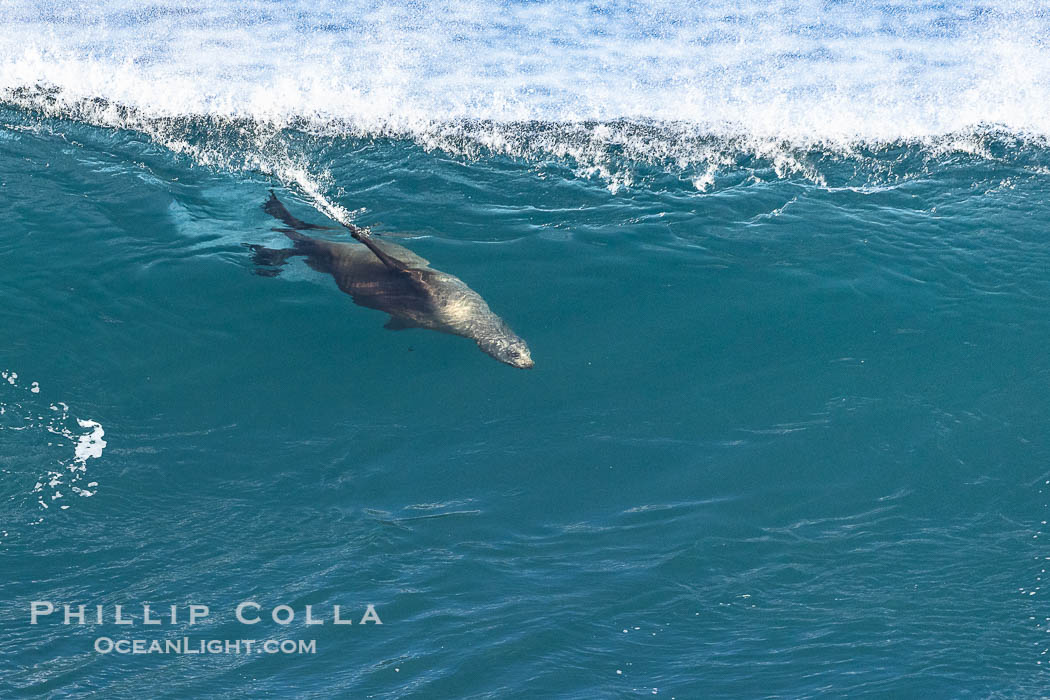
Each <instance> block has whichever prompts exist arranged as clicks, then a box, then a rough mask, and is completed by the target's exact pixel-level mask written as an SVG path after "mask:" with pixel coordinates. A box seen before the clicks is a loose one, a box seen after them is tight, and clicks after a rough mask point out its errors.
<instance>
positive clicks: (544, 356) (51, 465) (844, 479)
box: [0, 106, 1050, 698]
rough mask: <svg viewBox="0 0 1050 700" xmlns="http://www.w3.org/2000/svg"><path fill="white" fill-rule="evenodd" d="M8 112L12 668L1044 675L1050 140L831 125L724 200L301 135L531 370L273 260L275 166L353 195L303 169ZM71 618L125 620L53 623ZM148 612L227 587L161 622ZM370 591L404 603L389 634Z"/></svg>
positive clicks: (4, 680)
mask: <svg viewBox="0 0 1050 700" xmlns="http://www.w3.org/2000/svg"><path fill="white" fill-rule="evenodd" d="M0 117H2V122H0V126H2V130H0V216H2V220H3V224H4V230H3V234H2V235H0V260H2V261H3V264H2V266H0V328H2V329H3V343H2V345H0V369H3V370H5V373H7V375H8V376H9V377H12V378H11V380H10V381H4V382H2V383H0V407H3V413H2V414H0V469H2V478H0V502H2V503H3V506H2V509H0V513H2V520H0V562H2V569H3V571H4V573H5V575H4V576H3V578H2V580H0V599H2V600H3V601H4V603H3V605H2V606H0V619H2V621H3V622H2V627H0V649H2V653H0V695H4V696H19V695H40V696H56V697H57V696H63V697H64V696H67V695H68V696H90V695H97V696H98V697H113V698H116V697H129V698H130V697H147V696H148V697H227V698H256V697H318V698H322V697H420V698H444V697H448V698H467V697H470V698H506V697H571V698H595V697H632V696H640V695H645V696H650V695H658V696H659V697H677V698H701V697H814V696H823V695H833V696H851V697H918V696H927V697H960V696H972V697H990V696H994V697H1034V696H1038V695H1041V694H1042V693H1044V692H1045V688H1046V687H1047V686H1046V682H1047V681H1046V676H1045V675H1044V673H1045V671H1044V669H1045V667H1046V666H1047V663H1048V658H1050V655H1048V654H1047V648H1048V646H1050V642H1048V641H1047V639H1048V638H1047V631H1048V630H1047V627H1048V623H1047V620H1050V608H1047V606H1046V605H1045V604H1044V603H1043V600H1044V599H1045V596H1044V594H1043V591H1042V589H1041V586H1042V580H1043V578H1044V577H1045V573H1044V568H1043V567H1044V566H1045V562H1044V558H1045V557H1046V555H1047V554H1048V552H1047V551H1046V549H1045V548H1044V547H1043V545H1042V542H1043V538H1044V537H1045V535H1044V532H1045V531H1046V527H1045V521H1046V520H1047V519H1048V518H1047V515H1048V513H1050V509H1048V508H1047V505H1046V503H1047V496H1048V491H1047V489H1048V488H1050V486H1048V484H1050V481H1048V480H1050V466H1048V458H1050V443H1048V440H1047V430H1046V416H1047V415H1048V413H1050V398H1048V396H1050V392H1048V381H1050V359H1048V356H1047V352H1046V347H1047V340H1048V339H1050V313H1048V311H1047V301H1048V299H1050V278H1048V275H1047V271H1048V270H1050V253H1048V252H1047V251H1048V248H1047V245H1046V244H1047V240H1048V238H1047V237H1048V234H1050V228H1048V226H1047V224H1046V221H1047V218H1048V215H1050V205H1048V201H1050V179H1048V175H1047V174H1048V173H1050V170H1048V169H1047V168H1048V167H1050V151H1047V150H1046V148H1045V147H1044V146H1041V145H1040V144H1039V143H1032V142H1029V141H1024V140H1017V139H1015V138H1012V137H1010V136H1008V135H1003V134H996V133H995V132H988V133H985V134H983V135H981V134H979V135H976V136H973V137H972V139H973V141H972V143H973V144H975V146H974V147H973V148H969V149H961V148H960V149H954V150H953V149H943V150H940V151H936V150H934V149H930V148H928V147H926V146H923V145H921V144H918V143H908V142H898V143H891V144H886V145H883V146H881V147H873V148H871V149H868V150H866V151H863V152H853V153H851V154H845V155H844V154H842V153H837V154H836V153H834V152H830V151H822V150H820V149H812V150H803V151H795V152H793V154H792V157H793V158H795V159H796V160H797V162H798V163H800V164H801V166H800V167H799V168H797V169H796V170H795V171H791V172H786V173H785V172H783V171H782V170H781V169H780V166H779V165H778V163H777V162H775V159H774V158H766V157H763V156H761V155H754V154H750V155H749V154H747V153H744V152H738V151H734V150H733V148H734V147H732V146H730V147H727V148H726V150H725V152H726V153H727V154H728V156H727V157H728V158H729V160H728V161H725V162H724V163H723V165H722V167H721V169H720V170H719V173H718V174H717V176H715V177H713V178H712V179H711V182H710V185H709V186H706V187H705V188H701V189H700V190H698V188H697V187H696V186H695V185H694V183H693V182H691V178H693V177H694V176H700V175H702V174H703V173H702V172H699V173H690V172H685V173H681V172H677V173H676V172H671V171H668V170H667V169H665V168H661V167H656V166H653V165H652V164H645V163H634V164H633V165H630V166H629V168H630V171H631V174H632V175H631V177H632V180H631V183H630V185H629V186H628V187H627V188H626V189H623V188H620V189H618V190H617V188H615V187H612V188H610V187H609V181H608V180H607V179H603V178H602V177H600V176H597V175H595V176H587V175H586V174H585V173H584V174H581V173H580V172H579V171H578V170H574V164H573V161H572V159H571V158H560V157H555V156H551V157H549V158H545V159H544V158H539V159H537V158H530V159H522V158H515V157H512V156H507V155H499V154H490V155H482V156H481V157H477V158H467V157H461V156H453V155H449V154H448V153H447V152H445V151H442V150H427V149H425V148H423V147H421V146H420V145H418V144H417V143H414V142H412V141H409V140H402V139H397V138H381V137H357V136H336V135H331V134H329V135H318V134H312V135H311V134H306V133H300V132H296V131H295V130H289V131H286V132H284V133H283V134H282V135H281V136H280V138H281V139H284V141H282V143H287V144H292V146H290V148H293V150H294V149H298V150H296V152H297V153H302V154H305V155H306V156H308V159H309V160H310V161H311V162H314V163H323V164H324V166H325V167H326V168H327V169H328V171H329V172H330V176H331V177H330V180H329V183H330V184H327V185H324V186H323V188H322V189H323V192H324V195H325V196H326V197H327V198H328V199H329V200H331V201H332V202H335V203H337V204H339V205H340V206H342V207H345V208H346V209H348V210H356V214H355V220H356V221H357V222H358V223H359V224H362V225H372V226H373V227H374V229H375V231H376V232H377V233H378V234H386V235H390V234H404V236H407V237H399V238H397V239H396V240H397V242H398V243H400V244H402V245H404V246H406V247H408V248H411V249H412V250H413V251H414V252H417V253H418V254H420V255H422V256H424V257H426V258H427V259H429V260H430V261H431V263H432V264H433V266H434V267H436V268H438V269H442V270H445V271H448V272H450V273H452V274H455V275H457V276H458V277H460V278H462V279H463V280H464V281H465V282H467V284H469V285H470V286H471V287H472V288H474V289H475V290H477V291H478V292H479V293H481V294H482V295H483V296H484V297H485V299H486V300H487V301H488V302H489V304H490V306H491V307H492V308H493V309H494V310H495V311H496V312H497V313H499V314H500V315H501V316H502V317H503V318H505V319H506V320H507V321H508V323H510V325H511V326H513V328H514V329H515V330H516V331H517V332H518V333H519V334H520V335H521V336H522V337H523V338H525V339H526V340H527V341H528V343H529V345H530V347H531V349H532V355H533V358H534V359H535V361H536V367H535V369H533V370H530V371H521V370H515V369H512V368H510V367H507V366H505V365H501V364H499V363H497V362H495V361H493V360H492V359H491V358H489V357H487V356H485V355H484V354H482V353H481V352H479V351H478V350H477V348H476V347H475V346H474V345H473V344H472V343H471V342H470V341H468V340H465V339H463V338H457V337H453V336H448V335H442V334H438V333H434V332H430V331H422V330H412V331H403V332H391V331H388V330H384V329H383V328H382V326H383V323H384V321H385V316H383V315H382V314H380V313H379V312H376V311H371V310H368V309H364V308H361V307H357V306H355V305H353V304H352V302H351V300H350V299H349V297H347V296H346V295H344V294H342V293H341V292H340V291H339V290H338V289H337V288H336V287H335V285H334V283H333V282H332V280H331V279H330V278H328V277H325V276H323V275H321V274H319V273H317V272H315V271H313V270H311V269H309V268H308V267H306V266H305V265H304V264H303V263H302V262H301V261H297V262H293V263H292V264H291V265H290V266H289V267H288V269H287V270H286V271H285V272H284V273H282V274H281V275H280V276H278V277H274V278H269V277H263V276H258V275H255V274H252V266H251V262H250V257H249V251H248V249H247V248H246V247H245V245H246V244H253V243H263V244H267V245H280V244H281V243H280V241H281V234H279V233H275V232H273V231H271V227H272V226H273V225H274V222H273V220H272V219H269V218H268V217H267V215H266V214H265V213H264V212H263V211H262V210H261V206H260V205H261V204H262V202H263V201H265V198H266V196H267V190H268V189H269V188H271V187H273V188H276V189H277V192H278V194H279V195H280V196H281V197H282V199H283V200H284V201H285V202H286V203H287V205H288V207H289V208H290V209H291V210H292V211H293V213H295V214H296V215H297V216H299V217H301V218H304V219H308V220H311V221H319V222H320V221H322V220H323V217H322V215H321V214H320V213H319V212H318V211H316V210H315V209H314V208H313V207H312V206H311V199H310V197H309V196H308V194H307V193H306V192H304V191H303V189H302V188H300V187H297V186H296V185H295V183H294V182H289V181H287V180H282V179H281V178H279V177H276V176H272V175H270V174H267V172H266V169H265V168H262V169H257V170H252V169H251V168H241V169H233V168H229V167H209V166H208V165H207V164H206V163H205V164H201V162H200V159H196V160H195V159H194V158H191V157H190V156H188V155H185V154H184V153H179V152H177V151H173V150H171V149H169V148H164V147H161V146H160V145H158V144H157V143H156V141H155V139H151V138H149V137H147V136H146V135H144V134H142V133H141V132H138V131H135V130H126V129H118V128H106V127H100V126H92V125H89V124H86V123H83V122H80V121H77V120H75V119H62V118H54V117H47V116H42V115H41V114H39V113H37V112H33V111H31V110H25V109H22V108H19V107H14V106H9V107H7V108H5V110H4V111H3V112H0ZM180 128H182V127H180ZM523 128H525V129H526V130H528V129H533V130H536V131H537V132H542V130H543V129H545V128H547V127H544V125H542V124H535V125H532V126H531V127H528V126H526V127H523ZM195 130H197V131H195ZM184 131H185V133H186V134H187V141H188V142H189V143H191V144H193V145H200V144H206V145H208V146H209V148H213V147H217V146H216V143H218V144H219V146H222V147H225V145H224V144H228V143H230V142H231V141H234V140H235V139H234V137H232V136H229V135H228V134H226V132H223V130H222V129H220V128H218V127H209V126H208V125H207V124H204V125H203V126H201V125H194V124H190V125H188V126H185V127H184ZM616 157H617V156H616V154H612V155H611V156H610V158H611V160H610V161H609V162H610V163H613V164H614V165H615V164H616V162H617V161H616V160H615V159H616ZM623 167H625V168H627V167H628V166H623ZM813 173H817V174H818V175H819V177H813ZM336 183H337V184H336ZM326 235H328V236H329V237H332V238H339V237H340V234H339V233H338V232H327V233H326ZM12 372H14V373H17V377H14V376H13V375H11V374H10V373H12ZM32 382H38V387H34V386H33V384H32ZM34 388H38V389H39V391H34V390H33V389H34ZM78 421H83V422H78ZM88 421H93V422H95V423H97V424H98V425H99V426H100V427H101V428H102V429H103V430H104V440H105V446H104V449H101V451H100V452H99V453H98V454H97V456H92V457H84V456H83V454H82V452H81V450H80V449H78V445H79V446H80V447H83V445H82V444H81V443H80V442H78V441H79V440H80V439H81V438H82V437H89V436H90V435H91V434H92V433H93V430H94V428H93V426H92V424H90V423H87V422H88ZM55 474H57V475H59V477H60V478H58V481H57V482H56V483H52V481H54V475H55ZM89 483H93V484H95V485H94V486H90V487H89V486H88V484H89ZM73 486H76V487H77V488H79V489H81V490H87V491H89V492H90V494H91V495H90V496H88V495H84V494H82V493H79V492H76V491H72V490H71V487H73ZM59 494H60V495H59ZM62 506H68V508H62ZM32 601H51V602H53V603H54V604H55V605H59V606H60V605H62V604H67V603H68V604H74V605H75V604H85V605H87V606H88V611H89V612H88V617H89V619H90V615H91V614H92V613H91V611H92V610H93V609H94V606H95V605H103V606H106V607H105V610H106V620H105V622H104V623H103V624H101V625H98V624H85V625H76V624H73V625H63V624H61V623H62V619H61V610H59V612H57V613H56V614H54V615H51V616H49V617H46V618H42V619H41V620H40V621H39V624H37V625H35V626H34V625H30V624H29V622H30V605H31V603H32ZM243 601H255V602H257V603H259V604H260V605H261V606H262V610H261V614H262V616H263V621H262V622H260V623H259V624H257V625H254V626H251V627H248V626H245V625H242V624H240V623H238V622H237V621H236V618H235V617H234V614H233V610H234V608H235V607H236V605H237V604H238V603H240V602H243ZM144 603H145V604H151V605H153V606H154V609H157V608H159V609H161V610H167V609H168V607H169V606H171V605H178V606H179V607H180V612H179V614H180V615H185V614H186V611H187V607H188V606H189V605H191V604H203V605H208V606H209V607H210V611H211V614H210V616H209V617H208V618H207V619H205V620H203V621H201V622H199V623H198V624H196V625H193V626H190V625H188V624H187V623H186V622H185V621H184V618H180V621H179V622H178V623H176V624H170V623H165V624H162V625H159V626H157V627H148V626H146V625H144V624H143V620H142V605H143V604H144ZM117 604H122V605H124V606H125V610H126V611H130V615H131V616H132V617H133V618H135V624H134V625H131V626H129V627H123V626H118V625H116V624H114V622H113V617H112V615H113V606H114V605H117ZM284 604H286V605H289V606H291V607H292V608H293V609H294V610H295V611H296V617H295V619H294V620H293V622H292V623H291V624H289V625H286V626H282V625H278V624H275V623H274V622H273V621H272V620H270V619H269V617H268V613H269V611H270V610H271V609H272V608H273V607H275V606H278V605H284ZM368 604H372V605H374V606H375V609H376V611H377V613H378V615H379V616H380V617H381V620H382V623H383V624H382V625H375V624H365V625H361V624H356V623H357V622H358V621H359V619H360V618H361V616H362V615H363V613H364V612H365V609H366V606H367V605H368ZM307 605H310V606H312V609H313V611H314V613H315V614H318V613H320V616H321V617H322V618H323V619H326V620H327V622H326V624H324V625H317V626H312V625H307V624H305V620H304V610H305V606H307ZM334 605H340V606H342V609H343V610H344V611H347V610H349V611H350V612H351V614H350V617H352V618H353V620H354V622H355V624H353V625H349V626H336V625H334V624H332V606H334ZM89 621H90V620H89ZM103 636H105V637H109V638H112V639H121V638H125V639H145V640H153V639H176V638H182V637H184V636H187V637H190V638H193V639H221V640H226V639H245V638H252V639H260V640H261V639H266V638H272V639H279V640H280V639H293V640H298V639H306V640H315V641H316V651H315V653H306V654H206V655H198V656H192V655H176V654H141V655H136V654H119V653H115V652H114V653H108V654H106V653H99V652H98V651H96V649H95V644H96V640H97V639H98V638H99V637H103Z"/></svg>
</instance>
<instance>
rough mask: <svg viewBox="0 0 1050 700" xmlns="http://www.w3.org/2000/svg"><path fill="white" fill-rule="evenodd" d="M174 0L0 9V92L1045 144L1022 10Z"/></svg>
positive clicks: (1045, 117) (427, 129) (239, 114)
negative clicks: (993, 136) (1004, 136)
mask: <svg viewBox="0 0 1050 700" xmlns="http://www.w3.org/2000/svg"><path fill="white" fill-rule="evenodd" d="M686 5H687V4H686V3H680V4H675V3H663V2H655V3H644V4H642V3H627V4H625V5H622V6H619V7H618V8H615V9H610V8H602V7H599V6H595V5H589V4H579V3H573V2H566V1H554V2H527V3H515V2H493V1H491V0H481V1H479V0H472V1H471V2H457V1H449V2H433V3H430V2H402V3H394V4H389V3H364V4H356V3H355V4H354V6H353V7H344V6H341V5H339V4H336V3H319V4H316V3H307V2H291V3H273V4H270V3H263V2H246V1H243V0H242V1H241V2H231V3H226V4H222V5H220V6H217V7H213V6H212V5H211V4H210V3H203V2H199V1H196V2H195V1H193V0H190V1H182V2H179V3H177V4H176V3H172V2H159V3H151V4H149V5H144V4H141V3H136V2H117V3H112V4H111V3H107V4H106V5H105V7H82V6H80V5H79V4H74V3H58V4H55V3H51V2H48V3H41V2H33V1H29V2H26V1H24V0H14V2H11V3H6V4H5V5H4V6H3V8H0V22H2V23H3V25H4V26H5V28H6V31H5V32H4V33H3V36H2V37H0V91H3V92H10V91H12V90H17V89H19V88H27V87H35V86H50V87H53V88H57V89H58V90H59V91H60V94H61V95H62V96H63V99H64V100H67V101H69V102H70V103H76V102H78V101H82V100H88V99H94V98H101V99H104V100H106V101H107V102H108V103H110V104H120V105H125V106H128V107H131V108H134V109H136V110H138V111H139V112H140V113H142V114H144V115H147V116H149V117H157V118H160V117H173V116H185V115H211V116H221V117H224V118H247V119H252V120H255V121H270V122H275V123H279V124H283V125H287V124H291V123H294V122H296V121H300V120H308V121H311V122H321V123H330V122H335V121H338V122H341V123H345V124H350V125H352V126H353V127H354V128H355V129H356V130H359V131H363V132H366V133H375V134H386V133H397V134H408V135H414V136H415V137H417V138H419V139H421V140H423V141H425V140H426V139H428V138H431V137H432V136H433V134H434V133H435V131H436V128H435V125H436V124H444V123H448V122H458V121H463V120H468V121H469V120H478V121H486V122H497V123H523V122H558V123H579V122H588V121H590V122H601V123H606V122H614V121H617V120H630V121H657V122H665V123H676V124H689V125H691V127H692V128H693V129H694V130H695V131H698V132H704V133H715V134H721V135H733V136H737V135H740V134H748V135H751V136H754V137H758V138H763V139H774V140H787V141H790V142H792V143H795V144H812V143H818V142H855V141H858V140H860V141H872V140H874V141H880V142H890V141H896V140H907V139H915V138H927V137H934V136H942V135H944V134H951V133H960V132H967V131H970V130H972V129H973V128H975V127H992V128H999V129H1003V130H1007V131H1010V132H1013V133H1018V134H1035V135H1042V136H1047V135H1050V113H1048V111H1047V110H1046V108H1045V106H1046V104H1047V103H1048V101H1050V78H1048V77H1047V76H1048V75H1050V70H1048V68H1050V47H1048V45H1047V37H1048V36H1050V32H1048V31H1047V30H1048V29H1050V12H1048V11H1047V10H1046V9H1044V8H1042V7H1041V6H1040V5H1039V4H1038V3H1035V2H1031V3H1008V2H993V3H978V2H974V1H970V2H962V3H955V4H952V5H951V6H945V5H943V4H940V3H934V2H911V3H895V2H889V3H880V4H871V3H862V2H856V3H851V2H832V3H794V2H786V1H781V2H772V3H760V4H756V5H751V4H750V3H747V4H741V3H734V2H715V3H704V4H702V5H699V6H695V7H694V6H686Z"/></svg>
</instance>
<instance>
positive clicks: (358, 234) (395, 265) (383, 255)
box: [346, 224, 412, 272]
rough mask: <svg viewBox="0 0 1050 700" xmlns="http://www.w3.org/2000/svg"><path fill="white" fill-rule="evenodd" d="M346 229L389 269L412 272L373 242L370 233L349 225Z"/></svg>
mask: <svg viewBox="0 0 1050 700" xmlns="http://www.w3.org/2000/svg"><path fill="white" fill-rule="evenodd" d="M346 227H347V229H349V230H350V235H351V236H353V237H354V239H355V240H357V241H359V242H361V243H364V244H365V245H366V246H368V249H369V250H370V251H372V252H373V253H375V256H376V257H377V258H379V260H380V261H381V262H382V263H383V264H384V265H386V266H387V268H388V269H390V270H394V271H395V272H410V271H411V270H412V268H410V267H409V266H408V265H406V264H405V263H403V262H401V261H400V260H398V259H397V258H395V257H393V256H392V255H390V254H389V253H387V252H386V251H385V250H383V249H382V248H381V247H379V244H378V243H376V242H375V241H374V240H372V236H370V235H369V234H368V231H365V230H364V229H363V228H358V227H356V226H350V225H349V224H347V225H346Z"/></svg>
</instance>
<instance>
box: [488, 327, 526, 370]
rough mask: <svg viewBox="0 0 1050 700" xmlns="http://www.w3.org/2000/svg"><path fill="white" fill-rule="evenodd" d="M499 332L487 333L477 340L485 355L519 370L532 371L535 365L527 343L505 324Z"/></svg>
mask: <svg viewBox="0 0 1050 700" xmlns="http://www.w3.org/2000/svg"><path fill="white" fill-rule="evenodd" d="M496 331H497V332H494V333H486V334H485V335H484V336H482V337H480V338H478V339H477V342H478V347H479V348H481V350H482V351H483V352H485V353H488V354H489V355H491V356H492V357H494V358H496V359H497V360H499V361H500V362H504V363H506V364H508V365H510V366H511V367H517V368H519V369H532V367H533V365H534V364H535V363H534V362H533V361H532V354H531V353H530V352H529V346H528V345H526V344H525V341H524V340H522V339H521V338H519V337H518V336H517V335H516V334H515V333H514V331H512V330H511V329H510V328H508V327H507V325H506V324H505V323H500V324H499V328H498V329H496Z"/></svg>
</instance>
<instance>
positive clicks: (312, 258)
mask: <svg viewBox="0 0 1050 700" xmlns="http://www.w3.org/2000/svg"><path fill="white" fill-rule="evenodd" d="M263 211H265V212H266V213H267V214H270V215H271V216H273V217H274V218H276V219H279V220H280V221H282V222H283V223H284V224H285V226H286V227H287V228H277V229H274V230H275V231H280V232H281V233H283V234H284V235H286V236H287V237H288V238H289V239H291V241H292V243H293V247H291V248H265V247H263V246H259V245H252V246H249V248H251V250H252V253H253V254H252V260H253V261H254V262H255V264H256V265H260V266H262V268H265V269H259V270H257V272H259V274H262V275H266V276H274V275H276V274H278V273H279V269H278V268H280V266H282V265H284V264H285V263H286V262H288V260H289V259H290V258H293V257H295V256H299V255H301V256H305V258H306V264H307V265H309V266H310V267H312V268H313V269H315V270H317V271H318V272H324V273H327V274H330V275H331V276H332V277H333V278H334V279H335V282H336V284H337V285H339V288H340V289H341V290H343V291H344V292H346V293H347V294H349V295H350V297H351V298H352V299H353V300H354V303H355V304H357V305H359V306H365V307H368V308H370V309H376V310H378V311H383V312H386V313H388V314H390V320H389V321H388V322H387V323H386V325H385V326H383V327H384V328H388V329H390V330H403V329H406V328H430V329H431V330H435V331H441V332H442V333H450V334H452V335H460V336H463V337H464V338H470V339H471V340H473V341H474V342H476V343H477V344H478V347H479V348H481V350H482V351H484V352H485V353H487V354H489V355H491V356H492V357H494V358H496V359H497V360H499V361H500V362H505V363H506V364H508V365H510V366H512V367H519V368H521V369H529V368H531V367H532V366H533V361H532V356H531V355H530V353H529V346H528V345H526V344H525V341H524V340H522V339H521V338H519V337H518V336H517V335H516V334H515V333H514V331H512V330H511V329H510V327H509V326H508V325H507V324H506V323H505V322H504V321H503V319H502V318H500V317H499V316H497V315H496V314H494V313H493V312H492V310H491V309H489V305H488V304H486V303H485V300H484V299H482V298H481V295H480V294H478V293H477V292H475V291H474V290H473V289H471V288H470V287H468V286H467V285H466V284H465V283H464V282H463V281H462V280H461V279H459V278H458V277H455V276H453V275H450V274H448V273H447V272H442V271H440V270H435V269H433V268H432V267H430V263H429V262H428V261H427V260H424V259H423V258H421V257H419V256H418V255H416V254H415V253H413V252H412V251H410V250H408V249H407V248H404V247H402V246H399V245H397V244H395V243H390V242H387V241H383V242H380V241H377V240H376V239H375V238H373V237H372V235H371V234H370V233H369V232H368V231H366V230H365V229H362V228H358V227H357V226H352V225H349V224H344V225H345V226H346V228H347V229H348V230H349V231H350V235H351V236H353V237H354V239H355V240H357V241H358V242H359V243H360V245H359V244H358V243H350V242H349V241H348V242H335V241H327V240H323V239H319V238H312V237H310V236H307V235H304V234H302V233H300V231H304V230H318V229H332V228H333V227H331V226H318V225H316V224H310V223H307V222H305V221H302V220H300V219H297V218H295V217H294V216H292V214H291V213H290V212H289V211H288V210H287V209H285V207H284V205H283V204H282V203H281V202H280V200H278V199H277V195H276V194H274V192H273V190H271V191H270V199H269V200H267V201H266V203H265V204H263Z"/></svg>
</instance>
